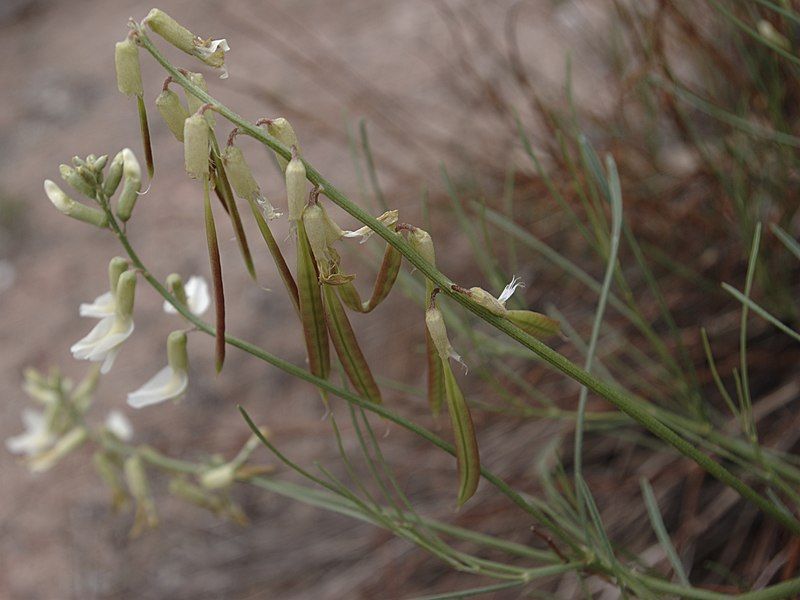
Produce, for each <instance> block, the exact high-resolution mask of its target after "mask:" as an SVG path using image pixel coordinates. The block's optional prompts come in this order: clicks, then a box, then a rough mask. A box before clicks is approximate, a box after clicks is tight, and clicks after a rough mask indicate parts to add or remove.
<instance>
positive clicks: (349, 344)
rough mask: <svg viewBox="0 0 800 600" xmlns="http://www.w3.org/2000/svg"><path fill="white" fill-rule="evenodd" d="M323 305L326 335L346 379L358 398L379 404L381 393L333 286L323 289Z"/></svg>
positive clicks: (323, 287)
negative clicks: (328, 336)
mask: <svg viewBox="0 0 800 600" xmlns="http://www.w3.org/2000/svg"><path fill="white" fill-rule="evenodd" d="M322 301H323V304H324V306H325V322H326V323H327V325H328V332H329V333H330V336H331V341H332V342H333V347H334V348H335V349H336V355H337V356H338V357H339V360H340V361H341V363H342V366H343V367H344V371H345V373H347V377H348V379H350V382H351V383H352V384H353V387H355V388H356V390H357V391H358V393H359V394H360V395H361V396H363V397H364V398H366V399H367V400H369V401H370V402H374V403H376V404H380V403H381V402H382V399H381V392H380V389H379V388H378V384H377V383H375V378H374V377H373V376H372V371H371V370H370V368H369V365H368V364H367V360H366V358H364V353H363V352H362V351H361V347H360V346H359V345H358V340H357V339H356V335H355V333H354V332H353V327H352V326H351V325H350V321H349V320H348V318H347V313H346V312H345V310H344V307H343V306H342V303H341V302H340V301H339V296H338V295H337V293H336V290H335V289H334V286H330V285H325V284H323V285H322Z"/></svg>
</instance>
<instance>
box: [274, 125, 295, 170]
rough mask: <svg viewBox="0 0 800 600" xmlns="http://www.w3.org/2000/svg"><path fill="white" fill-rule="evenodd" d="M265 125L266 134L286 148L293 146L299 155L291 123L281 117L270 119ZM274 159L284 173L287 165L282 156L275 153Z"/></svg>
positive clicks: (287, 162)
mask: <svg viewBox="0 0 800 600" xmlns="http://www.w3.org/2000/svg"><path fill="white" fill-rule="evenodd" d="M266 125H267V132H268V133H269V134H270V135H271V136H272V137H274V138H275V139H277V140H278V141H279V142H280V143H281V144H283V145H284V146H286V147H287V148H291V147H292V146H294V147H295V148H297V153H298V154H300V142H298V141H297V135H296V134H295V132H294V128H293V127H292V125H291V123H289V121H287V120H286V119H284V118H283V117H278V118H277V119H270V120H268V121H267V122H266ZM275 158H277V159H278V165H280V167H281V171H284V172H285V171H286V165H288V164H289V161H287V160H286V159H285V158H284V157H283V156H282V155H280V154H278V153H277V152H276V153H275Z"/></svg>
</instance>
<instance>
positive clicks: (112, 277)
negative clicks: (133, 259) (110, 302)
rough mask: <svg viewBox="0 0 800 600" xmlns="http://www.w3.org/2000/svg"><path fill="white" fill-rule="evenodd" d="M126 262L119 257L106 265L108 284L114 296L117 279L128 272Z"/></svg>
mask: <svg viewBox="0 0 800 600" xmlns="http://www.w3.org/2000/svg"><path fill="white" fill-rule="evenodd" d="M128 266H129V265H128V261H127V260H126V259H124V258H122V257H121V256H115V257H114V258H112V259H111V260H110V261H109V263H108V283H109V285H110V286H111V287H110V289H111V294H112V295H114V296H116V294H117V285H118V284H119V277H120V275H122V274H123V273H124V272H125V271H127V270H128Z"/></svg>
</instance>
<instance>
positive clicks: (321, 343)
mask: <svg viewBox="0 0 800 600" xmlns="http://www.w3.org/2000/svg"><path fill="white" fill-rule="evenodd" d="M319 288H320V286H319V279H318V275H317V269H316V268H315V265H314V258H313V256H312V254H311V245H310V244H309V242H308V237H307V236H306V231H305V227H304V226H303V222H302V220H301V221H298V222H297V292H298V300H299V305H300V320H301V321H302V323H303V337H304V338H305V342H306V352H307V353H308V366H309V370H310V371H311V372H312V373H313V374H314V375H316V376H317V377H322V378H323V379H327V377H328V373H329V372H330V360H331V359H330V348H329V346H328V331H327V328H326V325H325V309H324V307H323V305H322V295H321V293H320V289H319Z"/></svg>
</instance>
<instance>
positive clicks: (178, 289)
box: [167, 273, 189, 306]
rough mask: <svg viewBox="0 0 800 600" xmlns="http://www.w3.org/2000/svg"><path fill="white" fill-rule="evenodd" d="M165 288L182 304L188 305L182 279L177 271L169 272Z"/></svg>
mask: <svg viewBox="0 0 800 600" xmlns="http://www.w3.org/2000/svg"><path fill="white" fill-rule="evenodd" d="M167 289H168V290H169V291H170V292H171V293H172V295H173V296H175V298H176V299H177V300H178V302H179V303H181V304H182V305H183V306H188V305H189V299H188V298H187V297H186V289H185V288H184V287H183V279H181V276H180V275H178V274H177V273H170V274H169V275H167Z"/></svg>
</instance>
